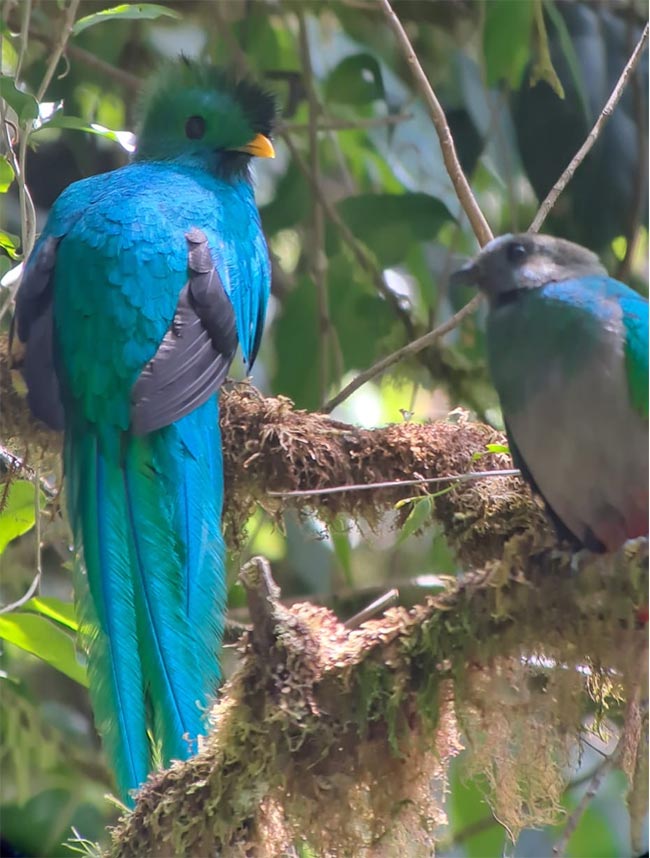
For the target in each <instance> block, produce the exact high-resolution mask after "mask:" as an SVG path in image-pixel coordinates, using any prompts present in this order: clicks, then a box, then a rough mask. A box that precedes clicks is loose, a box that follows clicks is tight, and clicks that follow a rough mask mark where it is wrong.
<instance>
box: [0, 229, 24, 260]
mask: <svg viewBox="0 0 650 858" xmlns="http://www.w3.org/2000/svg"><path fill="white" fill-rule="evenodd" d="M19 244H20V237H19V236H17V235H13V234H12V233H10V232H1V231H0V247H1V248H2V249H3V250H4V252H5V253H6V254H7V256H9V257H10V258H11V259H14V260H15V259H20V253H19V252H18V245H19Z"/></svg>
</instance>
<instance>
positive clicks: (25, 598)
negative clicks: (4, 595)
mask: <svg viewBox="0 0 650 858" xmlns="http://www.w3.org/2000/svg"><path fill="white" fill-rule="evenodd" d="M40 581H41V570H40V569H39V570H38V571H37V572H36V575H34V578H33V580H32V583H31V584H30V585H29V587H28V589H27V592H26V593H24V595H22V596H21V597H20V599H18V600H17V601H15V602H11V603H10V604H9V605H3V606H2V608H0V614H10V613H11V612H12V611H17V610H18V608H22V606H23V605H25V604H26V603H27V602H29V600H30V599H31V598H32V596H33V595H34V593H35V592H36V591H37V590H38V585H39V584H40Z"/></svg>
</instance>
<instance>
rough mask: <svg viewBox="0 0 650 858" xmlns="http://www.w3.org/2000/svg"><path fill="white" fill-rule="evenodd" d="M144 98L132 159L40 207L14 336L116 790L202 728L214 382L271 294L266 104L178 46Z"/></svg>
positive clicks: (206, 702) (216, 481) (255, 337)
mask: <svg viewBox="0 0 650 858" xmlns="http://www.w3.org/2000/svg"><path fill="white" fill-rule="evenodd" d="M142 104H143V110H144V115H143V117H142V120H141V130H140V136H139V147H138V153H137V156H136V159H135V161H134V163H133V164H131V165H129V166H127V167H124V168H122V169H120V170H116V171H115V172H112V173H107V174H104V175H101V176H94V177H92V178H90V179H85V180H83V181H81V182H77V183H76V184H74V185H72V186H71V187H69V188H68V189H67V190H66V191H65V192H64V193H63V194H62V195H61V196H60V197H59V199H58V200H57V201H56V203H55V205H54V207H53V208H52V211H51V213H50V216H49V218H48V221H47V224H46V227H45V229H44V231H43V234H42V236H41V237H40V239H39V241H38V243H37V245H36V247H35V249H34V252H33V254H32V256H31V257H30V259H29V261H28V264H27V266H26V271H25V277H24V280H23V283H22V285H21V288H20V291H19V293H18V297H17V306H16V317H15V321H14V334H13V351H14V354H15V360H16V362H17V363H19V364H20V366H21V369H22V372H23V375H24V377H25V380H26V382H27V387H28V397H29V402H30V405H31V407H32V410H33V411H34V413H35V415H36V416H37V417H39V418H40V419H42V420H44V421H45V422H46V423H48V424H49V425H50V426H52V427H53V428H55V429H64V430H65V454H64V455H65V478H66V492H67V500H68V508H69V514H70V521H71V525H72V529H73V533H74V542H75V553H76V572H75V579H76V580H75V592H76V599H77V605H78V610H79V616H80V624H81V628H82V636H83V641H84V645H85V647H86V651H87V653H88V671H89V677H90V691H91V698H92V703H93V709H94V713H95V720H96V724H97V727H98V729H99V731H100V733H101V734H102V737H103V740H104V745H105V748H106V751H107V753H108V757H109V760H110V762H111V764H112V766H113V768H114V770H115V773H116V779H117V783H118V786H119V789H120V792H121V793H122V795H123V797H124V798H129V794H130V791H132V790H133V789H135V788H137V787H138V786H139V785H140V784H141V783H142V782H143V781H144V780H145V779H146V777H147V774H148V772H149V771H151V770H152V768H153V767H155V765H157V764H159V763H161V762H162V763H163V764H168V763H169V762H170V761H171V760H172V759H182V758H184V757H187V756H188V755H189V754H191V753H194V752H195V751H196V750H197V746H198V740H199V736H200V735H201V734H203V733H205V730H206V725H205V719H206V713H207V710H208V708H209V706H210V704H211V701H212V700H213V697H214V695H215V693H216V691H217V688H218V683H219V679H220V670H219V648H220V643H221V637H222V632H223V624H224V615H225V603H226V570H225V548H224V543H223V538H222V535H221V525H220V522H221V506H222V497H223V468H222V459H221V441H220V435H219V422H218V420H219V418H218V401H217V391H218V388H219V386H220V384H221V382H222V381H223V378H224V377H225V374H226V372H227V371H228V368H229V366H230V363H231V361H232V359H233V357H234V355H235V352H236V350H237V348H238V347H239V348H241V352H242V355H243V358H244V360H245V361H246V364H247V365H248V366H249V367H250V366H251V365H252V363H253V361H254V359H255V355H256V353H257V349H258V347H259V343H260V337H261V333H262V327H263V324H264V316H265V312H266V306H267V301H268V296H269V289H270V266H269V259H268V252H267V248H266V242H265V240H264V236H263V234H262V231H261V226H260V220H259V215H258V212H257V209H256V206H255V201H254V196H253V190H252V186H251V182H250V174H249V163H250V160H251V157H252V156H253V155H258V156H265V157H270V156H272V155H273V147H272V145H271V143H270V140H269V134H270V132H271V126H272V122H273V115H274V105H273V100H272V98H271V97H270V96H269V95H268V94H267V93H265V92H263V91H262V90H261V89H259V88H258V87H256V86H255V85H253V84H251V83H245V82H235V81H234V80H233V79H232V78H230V77H229V76H228V75H226V74H225V73H223V72H221V71H217V70H214V69H212V68H209V67H206V66H204V65H200V64H194V63H190V62H187V61H185V60H180V61H178V62H177V63H174V64H169V66H167V67H166V68H165V69H164V70H163V71H162V72H161V74H160V75H159V76H158V78H157V79H155V80H154V82H153V83H152V84H151V86H150V87H149V88H148V90H147V92H146V95H145V96H144V98H143V102H142ZM129 800H130V799H129Z"/></svg>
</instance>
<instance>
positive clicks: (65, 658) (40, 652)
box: [0, 613, 88, 686]
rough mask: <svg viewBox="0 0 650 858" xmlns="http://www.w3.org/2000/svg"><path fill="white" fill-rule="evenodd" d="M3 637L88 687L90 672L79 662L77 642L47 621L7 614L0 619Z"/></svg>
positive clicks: (34, 617) (37, 617)
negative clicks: (87, 674)
mask: <svg viewBox="0 0 650 858" xmlns="http://www.w3.org/2000/svg"><path fill="white" fill-rule="evenodd" d="M0 637H1V638H4V640H6V641H8V642H9V643H12V644H14V646H17V647H20V649H23V650H25V652H30V653H32V655H35V656H37V657H38V658H40V659H41V660H42V661H45V662H47V664H49V665H51V666H52V667H54V668H56V670H58V671H60V672H61V673H64V674H65V675H66V676H69V677H70V679H74V681H75V682H78V683H79V684H80V685H86V686H87V685H88V678H87V676H86V669H85V667H83V665H81V664H80V663H79V662H78V661H77V656H76V651H75V645H74V639H73V638H72V636H71V635H69V634H68V633H67V632H66V631H64V630H63V629H61V628H60V626H58V625H56V624H55V623H51V622H50V621H49V620H48V619H46V618H45V617H41V616H38V615H36V614H23V613H20V614H16V613H14V614H4V615H2V616H0Z"/></svg>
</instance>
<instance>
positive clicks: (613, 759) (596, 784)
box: [553, 733, 625, 858]
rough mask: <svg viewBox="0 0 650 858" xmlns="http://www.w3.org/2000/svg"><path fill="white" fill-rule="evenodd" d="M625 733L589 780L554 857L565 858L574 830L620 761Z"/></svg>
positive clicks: (569, 819)
mask: <svg viewBox="0 0 650 858" xmlns="http://www.w3.org/2000/svg"><path fill="white" fill-rule="evenodd" d="M624 735H625V734H624V733H621V736H620V738H619V740H618V742H617V743H616V747H615V748H614V750H613V751H612V753H611V754H610V755H609V756H608V757H606V758H605V759H604V760H603V761H602V762H601V763H600V765H599V766H598V767H597V768H596V771H595V772H594V774H593V776H592V778H591V780H590V781H589V786H588V787H587V789H586V791H585V794H584V795H583V796H582V798H581V799H580V801H579V802H578V804H577V805H576V807H575V809H574V810H573V812H572V813H571V815H570V816H569V818H568V820H567V824H566V825H565V827H564V831H563V832H562V836H561V837H560V838H559V839H558V841H557V842H556V844H555V846H554V847H553V856H554V858H563V856H564V855H565V854H566V849H567V846H568V845H569V840H570V839H571V837H572V835H573V833H574V831H575V830H576V828H577V827H578V824H579V823H580V820H581V819H582V817H583V816H584V813H585V811H586V810H587V808H588V807H589V804H590V803H591V801H592V800H593V798H594V796H595V795H596V793H597V792H598V790H599V789H600V786H601V784H602V782H603V780H604V779H605V777H606V776H607V775H608V774H609V772H610V771H611V770H612V769H613V768H614V766H615V765H616V763H617V761H618V758H619V754H620V750H621V747H622V743H623V737H624Z"/></svg>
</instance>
